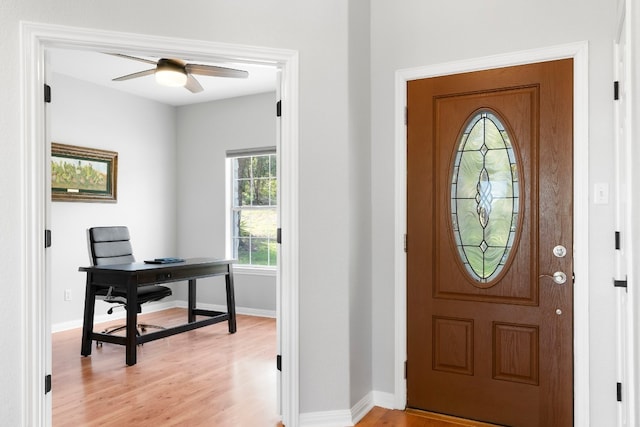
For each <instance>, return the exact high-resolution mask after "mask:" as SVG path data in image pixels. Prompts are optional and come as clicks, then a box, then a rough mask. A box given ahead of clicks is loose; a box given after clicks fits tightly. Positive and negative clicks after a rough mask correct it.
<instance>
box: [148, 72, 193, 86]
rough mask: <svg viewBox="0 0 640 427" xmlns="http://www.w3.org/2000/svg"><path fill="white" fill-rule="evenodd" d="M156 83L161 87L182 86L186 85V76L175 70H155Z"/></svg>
mask: <svg viewBox="0 0 640 427" xmlns="http://www.w3.org/2000/svg"><path fill="white" fill-rule="evenodd" d="M155 75H156V82H157V83H158V84H159V85H162V86H171V87H177V86H184V85H185V83H187V75H186V74H185V73H183V72H182V71H176V70H156V72H155Z"/></svg>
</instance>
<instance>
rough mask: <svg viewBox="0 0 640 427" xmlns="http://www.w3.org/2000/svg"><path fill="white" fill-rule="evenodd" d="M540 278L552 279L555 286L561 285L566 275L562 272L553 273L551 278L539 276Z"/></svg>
mask: <svg viewBox="0 0 640 427" xmlns="http://www.w3.org/2000/svg"><path fill="white" fill-rule="evenodd" d="M540 277H549V278H551V279H553V281H554V283H555V284H557V285H562V284H563V283H565V282H566V281H567V275H566V274H565V273H564V272H562V271H556V272H555V273H553V276H550V275H548V274H541V275H540Z"/></svg>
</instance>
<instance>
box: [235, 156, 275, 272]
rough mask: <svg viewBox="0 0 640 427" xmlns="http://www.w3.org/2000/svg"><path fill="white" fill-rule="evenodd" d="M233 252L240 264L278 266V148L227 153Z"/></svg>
mask: <svg viewBox="0 0 640 427" xmlns="http://www.w3.org/2000/svg"><path fill="white" fill-rule="evenodd" d="M227 162H228V163H227V164H228V168H227V171H228V178H229V182H230V185H229V187H230V188H229V194H230V198H231V203H230V215H229V219H230V221H229V222H230V227H229V234H228V236H229V239H228V240H229V246H230V255H231V256H232V257H233V258H235V259H237V260H238V264H239V265H244V266H257V267H275V266H276V265H277V255H278V248H277V242H276V234H277V207H278V205H277V195H278V194H277V190H278V180H277V169H276V154H275V149H261V150H253V151H240V152H228V153H227Z"/></svg>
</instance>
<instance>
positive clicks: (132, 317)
mask: <svg viewBox="0 0 640 427" xmlns="http://www.w3.org/2000/svg"><path fill="white" fill-rule="evenodd" d="M137 327H138V287H137V286H136V285H135V284H128V286H127V336H126V339H125V342H126V345H125V347H126V361H127V365H129V366H132V365H135V364H136V361H137V360H136V356H137V355H136V351H137V348H136V344H137V339H136V338H137V331H138V329H137Z"/></svg>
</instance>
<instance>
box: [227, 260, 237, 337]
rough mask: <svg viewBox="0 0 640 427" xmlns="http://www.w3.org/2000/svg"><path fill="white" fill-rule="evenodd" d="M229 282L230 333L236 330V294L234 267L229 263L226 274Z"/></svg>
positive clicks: (228, 311) (228, 310)
mask: <svg viewBox="0 0 640 427" xmlns="http://www.w3.org/2000/svg"><path fill="white" fill-rule="evenodd" d="M225 278H226V282H227V313H229V333H231V334H234V333H235V332H236V296H235V291H234V289H233V267H232V266H231V264H229V273H228V274H227V275H226V276H225Z"/></svg>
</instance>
